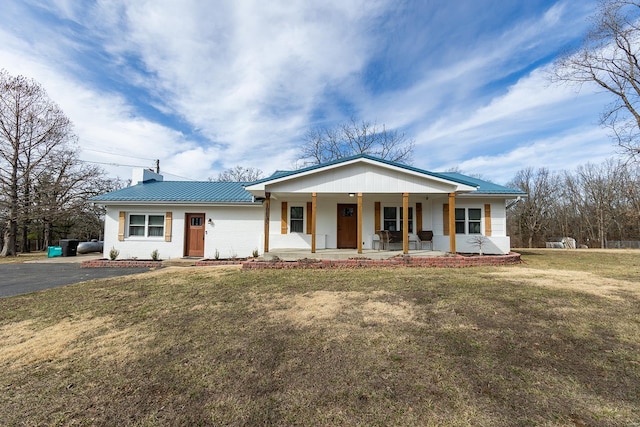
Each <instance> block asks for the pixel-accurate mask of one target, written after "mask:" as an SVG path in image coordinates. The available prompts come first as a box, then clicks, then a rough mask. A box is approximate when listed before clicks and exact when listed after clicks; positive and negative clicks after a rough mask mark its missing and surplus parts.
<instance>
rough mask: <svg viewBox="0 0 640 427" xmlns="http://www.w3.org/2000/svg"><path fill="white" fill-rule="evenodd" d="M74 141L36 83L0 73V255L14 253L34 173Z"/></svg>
mask: <svg viewBox="0 0 640 427" xmlns="http://www.w3.org/2000/svg"><path fill="white" fill-rule="evenodd" d="M75 138H76V137H75V135H74V134H73V133H72V129H71V122H70V121H69V119H68V118H67V117H66V116H65V115H64V113H63V112H62V110H61V109H60V108H59V107H58V106H57V105H56V104H55V103H54V102H52V101H51V100H50V99H49V97H48V96H47V94H46V92H45V90H44V89H43V88H42V86H40V84H39V83H37V82H36V81H34V80H31V79H27V78H26V77H23V76H17V77H13V76H11V75H9V74H8V73H7V72H6V71H5V70H2V71H0V189H1V190H2V194H3V195H4V197H5V200H4V203H5V205H6V209H7V218H6V227H5V229H4V239H3V240H4V244H3V247H2V251H1V252H0V256H8V255H16V253H17V233H18V220H19V217H20V214H21V209H20V208H21V203H20V197H21V196H25V197H27V198H29V197H30V196H29V194H28V191H29V190H28V189H29V188H30V181H31V177H32V174H33V172H34V171H35V170H36V169H37V168H39V167H40V166H41V164H42V163H43V162H44V161H45V160H46V159H47V158H48V157H49V155H50V153H51V152H52V150H54V149H55V148H56V147H59V146H62V145H64V144H66V143H68V142H71V141H74V140H75ZM21 189H22V191H21ZM25 189H26V191H27V194H25ZM21 193H22V194H21Z"/></svg>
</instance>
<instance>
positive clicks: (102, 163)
mask: <svg viewBox="0 0 640 427" xmlns="http://www.w3.org/2000/svg"><path fill="white" fill-rule="evenodd" d="M78 161H80V162H83V163H95V164H97V165H108V166H124V167H128V168H145V169H146V168H148V167H149V166H144V165H124V164H122V163H109V162H95V161H93V160H82V159H78Z"/></svg>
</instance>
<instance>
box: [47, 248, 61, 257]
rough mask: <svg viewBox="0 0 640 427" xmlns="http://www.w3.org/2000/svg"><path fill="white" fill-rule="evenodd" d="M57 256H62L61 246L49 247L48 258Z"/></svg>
mask: <svg viewBox="0 0 640 427" xmlns="http://www.w3.org/2000/svg"><path fill="white" fill-rule="evenodd" d="M57 256H62V247H61V246H49V247H47V258H53V257H57Z"/></svg>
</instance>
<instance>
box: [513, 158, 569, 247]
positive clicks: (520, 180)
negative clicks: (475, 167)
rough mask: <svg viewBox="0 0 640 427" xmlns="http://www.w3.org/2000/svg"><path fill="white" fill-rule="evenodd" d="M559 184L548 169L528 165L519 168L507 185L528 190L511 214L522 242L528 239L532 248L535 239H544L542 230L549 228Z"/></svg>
mask: <svg viewBox="0 0 640 427" xmlns="http://www.w3.org/2000/svg"><path fill="white" fill-rule="evenodd" d="M558 183H559V181H558V177H557V176H556V175H553V174H551V173H550V172H549V170H548V169H546V168H541V169H538V170H537V171H534V170H533V168H527V169H523V170H521V171H519V172H518V173H517V174H516V176H515V178H514V179H513V180H512V181H511V182H510V183H509V184H507V185H508V186H509V187H513V188H518V189H520V190H522V191H524V192H525V193H527V196H526V197H525V198H524V200H522V201H521V202H520V203H517V204H515V205H514V206H513V208H512V212H511V214H512V215H513V216H514V219H515V221H516V223H517V232H518V234H519V235H520V236H521V238H522V241H523V243H524V242H525V241H526V242H527V244H528V246H529V247H530V248H532V247H533V244H534V241H535V240H536V239H540V238H544V237H545V236H542V235H541V233H542V232H543V231H544V230H548V229H549V224H550V221H551V211H552V207H553V204H554V203H555V198H556V197H557V194H558V193H557V190H558Z"/></svg>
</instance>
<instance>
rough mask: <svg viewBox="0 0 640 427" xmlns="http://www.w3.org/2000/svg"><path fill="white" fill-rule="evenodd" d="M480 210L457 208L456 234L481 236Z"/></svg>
mask: <svg viewBox="0 0 640 427" xmlns="http://www.w3.org/2000/svg"><path fill="white" fill-rule="evenodd" d="M481 218H482V210H481V209H480V208H456V234H480V233H481V230H480V220H481Z"/></svg>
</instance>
